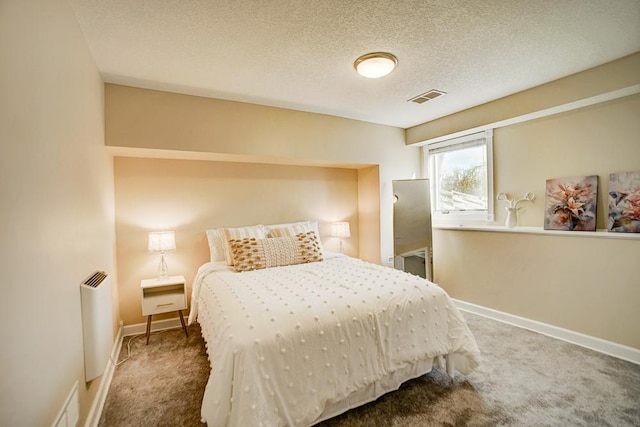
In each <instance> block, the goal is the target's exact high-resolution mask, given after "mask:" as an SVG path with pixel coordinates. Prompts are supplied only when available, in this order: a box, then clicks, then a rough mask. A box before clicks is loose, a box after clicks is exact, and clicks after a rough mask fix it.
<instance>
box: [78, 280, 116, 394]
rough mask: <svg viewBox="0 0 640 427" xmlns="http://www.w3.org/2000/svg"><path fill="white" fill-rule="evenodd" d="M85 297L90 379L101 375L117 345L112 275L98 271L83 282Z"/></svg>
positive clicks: (86, 361) (86, 366) (84, 332)
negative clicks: (112, 299)
mask: <svg viewBox="0 0 640 427" xmlns="http://www.w3.org/2000/svg"><path fill="white" fill-rule="evenodd" d="M80 297H81V299H82V336H83V341H84V373H85V381H86V382H89V381H91V380H93V379H95V378H97V377H99V376H101V375H102V374H103V373H104V371H105V368H106V366H107V362H108V361H109V356H110V355H111V348H112V346H113V313H112V311H111V278H110V277H109V275H108V274H107V273H105V272H104V271H96V272H95V273H93V274H92V275H90V276H89V277H87V279H86V280H85V281H83V282H82V283H81V284H80Z"/></svg>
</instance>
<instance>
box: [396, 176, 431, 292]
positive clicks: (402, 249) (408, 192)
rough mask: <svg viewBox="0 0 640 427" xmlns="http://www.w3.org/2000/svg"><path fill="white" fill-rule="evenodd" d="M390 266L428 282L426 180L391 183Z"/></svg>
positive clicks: (428, 235) (428, 215)
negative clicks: (391, 254) (391, 227)
mask: <svg viewBox="0 0 640 427" xmlns="http://www.w3.org/2000/svg"><path fill="white" fill-rule="evenodd" d="M393 198H394V203H393V237H394V245H393V246H394V247H393V254H394V266H395V268H397V269H400V270H404V271H406V272H408V273H412V274H415V275H417V276H420V277H424V278H426V279H429V280H431V278H432V277H433V276H432V274H433V273H432V271H433V269H432V262H431V209H430V205H429V180H428V179H408V180H396V181H393Z"/></svg>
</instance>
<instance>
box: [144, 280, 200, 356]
mask: <svg viewBox="0 0 640 427" xmlns="http://www.w3.org/2000/svg"><path fill="white" fill-rule="evenodd" d="M140 290H141V292H142V315H143V316H148V317H147V344H149V335H150V333H151V317H152V316H153V315H154V314H160V313H168V312H170V311H177V312H178V314H180V323H181V324H182V329H183V330H184V334H185V335H186V336H187V337H188V336H189V333H188V332H187V326H186V325H185V323H184V316H183V315H182V310H184V309H186V308H187V292H186V289H185V280H184V276H169V277H164V278H155V279H145V280H142V281H141V282H140Z"/></svg>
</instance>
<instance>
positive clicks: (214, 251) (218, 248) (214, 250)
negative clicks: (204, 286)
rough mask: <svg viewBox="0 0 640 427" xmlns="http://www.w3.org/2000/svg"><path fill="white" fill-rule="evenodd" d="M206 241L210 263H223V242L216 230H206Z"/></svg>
mask: <svg viewBox="0 0 640 427" xmlns="http://www.w3.org/2000/svg"><path fill="white" fill-rule="evenodd" d="M207 241H208V242H209V256H210V258H211V262H216V261H225V256H224V240H223V239H222V236H221V235H220V233H219V232H218V230H207Z"/></svg>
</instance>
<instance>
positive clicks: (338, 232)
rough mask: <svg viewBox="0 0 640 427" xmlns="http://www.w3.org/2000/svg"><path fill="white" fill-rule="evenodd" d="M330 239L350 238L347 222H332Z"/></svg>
mask: <svg viewBox="0 0 640 427" xmlns="http://www.w3.org/2000/svg"><path fill="white" fill-rule="evenodd" d="M331 237H351V228H350V227H349V223H348V222H334V223H333V224H331Z"/></svg>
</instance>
